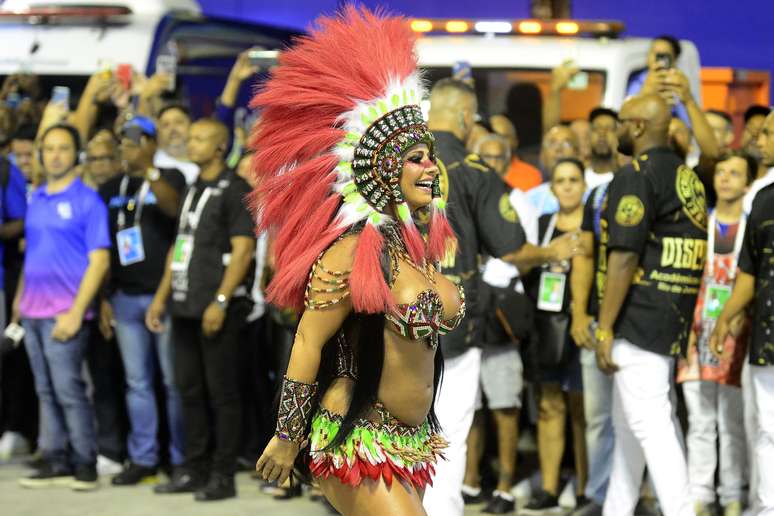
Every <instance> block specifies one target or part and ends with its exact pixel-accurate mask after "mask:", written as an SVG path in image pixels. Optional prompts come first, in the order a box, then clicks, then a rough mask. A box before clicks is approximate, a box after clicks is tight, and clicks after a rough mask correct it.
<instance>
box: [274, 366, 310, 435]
mask: <svg viewBox="0 0 774 516" xmlns="http://www.w3.org/2000/svg"><path fill="white" fill-rule="evenodd" d="M316 397H317V382H315V383H311V384H310V383H303V382H297V381H295V380H291V379H290V378H288V377H287V376H285V377H284V378H283V380H282V392H281V394H280V403H279V411H278V413H277V428H276V430H275V431H274V434H275V435H276V436H277V437H279V438H280V439H282V440H283V441H292V442H295V443H298V444H301V443H302V442H303V441H304V440H305V438H306V435H304V434H305V432H306V424H307V423H308V422H309V419H310V418H311V417H312V412H313V411H314V408H315V401H316Z"/></svg>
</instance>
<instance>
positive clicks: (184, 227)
mask: <svg viewBox="0 0 774 516" xmlns="http://www.w3.org/2000/svg"><path fill="white" fill-rule="evenodd" d="M195 195H196V188H194V187H191V188H190V189H189V190H188V194H187V195H186V196H185V201H183V210H182V212H181V214H180V225H179V227H178V231H177V238H176V239H175V248H174V249H173V251H172V264H171V269H172V271H173V272H187V271H188V266H189V265H190V264H191V256H193V249H194V233H196V228H197V227H199V220H200V219H201V216H202V212H203V211H204V207H205V206H206V205H207V201H209V200H210V196H211V195H212V188H211V187H209V186H208V187H207V188H205V189H204V192H202V195H201V197H200V198H199V202H197V203H196V208H195V209H194V210H193V212H192V211H191V204H193V198H194V196H195Z"/></svg>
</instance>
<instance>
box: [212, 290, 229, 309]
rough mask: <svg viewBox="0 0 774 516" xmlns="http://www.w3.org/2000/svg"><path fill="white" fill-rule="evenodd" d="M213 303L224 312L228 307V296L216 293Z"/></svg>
mask: <svg viewBox="0 0 774 516" xmlns="http://www.w3.org/2000/svg"><path fill="white" fill-rule="evenodd" d="M215 304H216V305H218V306H219V307H220V309H221V310H223V311H224V312H225V311H226V310H227V309H228V298H227V297H226V296H225V295H224V294H218V295H217V296H215Z"/></svg>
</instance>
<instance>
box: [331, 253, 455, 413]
mask: <svg viewBox="0 0 774 516" xmlns="http://www.w3.org/2000/svg"><path fill="white" fill-rule="evenodd" d="M400 271H401V272H400V273H399V275H398V277H397V278H396V281H395V283H394V285H393V288H392V292H393V294H394V295H395V299H396V302H397V303H399V304H400V303H413V302H414V300H415V299H416V298H417V295H418V294H419V293H420V292H421V291H422V290H424V289H427V288H433V289H435V290H436V291H437V292H438V293H439V295H440V296H441V300H442V302H443V305H444V314H443V316H444V318H445V319H449V318H451V317H453V316H454V315H455V314H456V313H457V310H458V308H459V304H460V302H461V300H460V299H459V295H458V293H457V288H456V287H455V286H454V285H453V284H452V283H451V282H450V281H449V280H448V279H446V278H444V277H443V276H442V275H440V274H436V275H435V285H432V284H429V283H428V280H427V279H426V278H425V277H424V276H423V275H422V274H420V273H419V272H418V271H417V270H416V269H414V268H413V267H412V266H411V265H409V264H408V263H407V262H404V261H402V260H401V263H400ZM353 337H355V335H354V334H353V335H348V338H353ZM356 340H357V339H356V338H355V339H354V340H353V341H356ZM361 345H367V344H365V343H363V344H361ZM435 353H436V350H435V349H432V348H431V347H430V346H428V342H427V340H411V339H408V338H406V337H403V336H401V335H399V334H398V333H396V332H395V331H393V330H391V329H390V327H389V323H388V324H386V326H385V330H384V362H383V366H382V376H381V379H380V380H379V390H378V393H377V397H378V400H374V401H380V402H382V404H383V405H384V408H386V409H387V410H388V411H389V412H390V413H391V414H392V415H393V416H394V417H396V418H397V419H398V420H399V421H400V422H401V423H403V424H405V425H408V426H418V425H421V424H422V423H423V422H424V421H425V419H426V418H427V414H428V413H429V412H430V406H431V405H432V403H433V374H434V371H435ZM359 374H360V375H367V374H373V372H371V371H360V372H359ZM353 390H354V382H353V380H351V379H349V378H337V379H335V380H334V381H333V382H332V383H331V385H330V387H329V388H328V390H327V391H326V392H325V394H324V395H323V397H322V400H321V404H322V406H323V407H325V408H326V409H328V410H330V411H331V412H333V413H335V414H346V412H347V410H348V409H349V404H350V402H351V400H352V392H353ZM366 417H367V418H368V419H374V420H377V419H378V415H377V414H376V413H375V411H374V412H373V413H372V414H371V415H368V416H366Z"/></svg>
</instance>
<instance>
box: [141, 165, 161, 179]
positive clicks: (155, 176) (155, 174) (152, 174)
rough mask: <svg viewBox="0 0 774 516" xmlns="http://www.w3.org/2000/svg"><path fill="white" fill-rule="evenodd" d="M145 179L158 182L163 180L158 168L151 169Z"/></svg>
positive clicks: (146, 173)
mask: <svg viewBox="0 0 774 516" xmlns="http://www.w3.org/2000/svg"><path fill="white" fill-rule="evenodd" d="M145 177H146V178H147V179H148V181H158V180H159V179H161V172H160V171H159V169H157V168H149V169H148V170H147V171H146V172H145Z"/></svg>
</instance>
